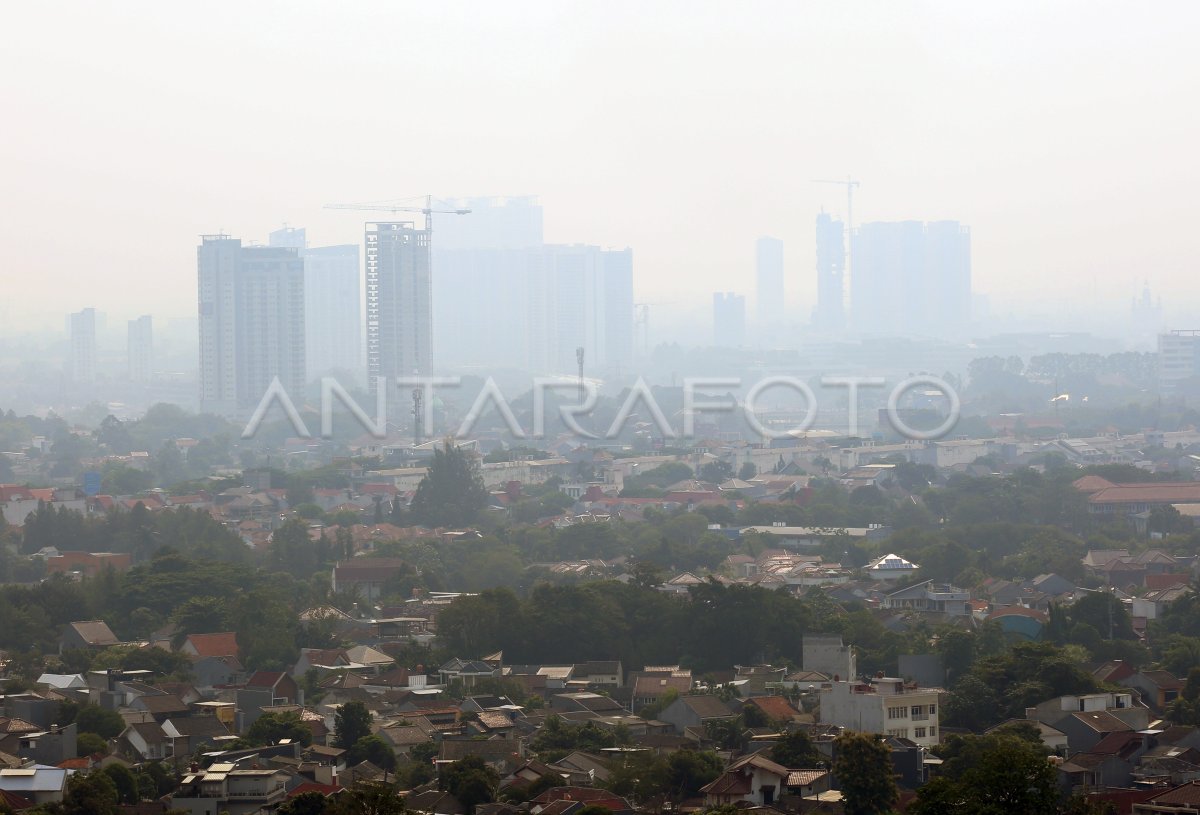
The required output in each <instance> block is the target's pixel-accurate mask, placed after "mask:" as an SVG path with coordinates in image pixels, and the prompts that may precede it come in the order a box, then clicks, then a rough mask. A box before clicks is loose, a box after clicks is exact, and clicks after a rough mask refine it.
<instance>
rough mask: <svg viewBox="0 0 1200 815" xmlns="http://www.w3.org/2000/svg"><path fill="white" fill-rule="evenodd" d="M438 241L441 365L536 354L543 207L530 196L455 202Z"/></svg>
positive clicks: (519, 360) (436, 320) (492, 362)
mask: <svg viewBox="0 0 1200 815" xmlns="http://www.w3.org/2000/svg"><path fill="white" fill-rule="evenodd" d="M450 203H452V204H453V206H454V208H455V209H469V210H470V212H469V213H468V214H466V215H461V216H457V217H453V218H445V219H442V220H440V221H438V224H437V232H438V235H437V240H436V241H435V243H434V247H433V267H434V280H433V347H434V350H435V352H436V354H435V362H436V363H437V364H438V365H439V366H462V365H471V366H483V365H486V366H495V367H514V366H523V365H526V364H527V363H528V361H529V347H530V344H529V334H530V330H529V322H528V318H529V313H530V305H531V301H530V296H531V292H530V284H531V282H532V281H531V275H532V274H533V272H534V271H535V270H536V269H537V268H538V264H539V263H540V259H541V254H542V244H543V239H542V207H541V206H540V205H539V204H538V203H537V201H536V200H535V199H533V198H530V197H519V198H469V199H461V200H456V201H453V202H450Z"/></svg>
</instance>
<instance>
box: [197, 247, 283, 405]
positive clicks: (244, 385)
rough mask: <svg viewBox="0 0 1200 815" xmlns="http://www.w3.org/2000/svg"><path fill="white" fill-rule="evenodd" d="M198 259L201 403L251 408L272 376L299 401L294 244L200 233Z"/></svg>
mask: <svg viewBox="0 0 1200 815" xmlns="http://www.w3.org/2000/svg"><path fill="white" fill-rule="evenodd" d="M197 267H198V272H197V277H198V294H199V298H198V299H199V318H200V320H199V321H200V406H201V410H203V411H209V412H214V413H219V414H222V415H236V414H238V413H241V412H245V411H247V410H249V409H252V408H253V407H254V406H256V405H257V404H258V403H259V401H260V400H261V399H262V397H263V396H264V394H265V393H266V392H267V389H268V388H269V387H270V385H271V382H272V381H273V380H274V379H275V378H276V377H278V378H279V381H280V383H281V384H282V385H283V387H284V388H285V389H286V390H287V392H288V394H289V395H290V396H291V397H292V399H293V400H294V401H299V400H300V399H301V398H302V395H303V392H304V383H305V347H304V264H303V261H302V260H301V258H300V256H299V254H298V252H297V250H296V249H294V248H283V247H266V246H242V242H241V240H240V239H237V238H230V237H228V236H226V235H205V236H203V237H202V238H201V244H200V246H199V248H198V249H197Z"/></svg>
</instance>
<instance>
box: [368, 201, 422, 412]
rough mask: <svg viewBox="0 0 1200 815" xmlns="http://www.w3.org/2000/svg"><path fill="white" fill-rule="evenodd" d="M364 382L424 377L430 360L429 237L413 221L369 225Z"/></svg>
mask: <svg viewBox="0 0 1200 815" xmlns="http://www.w3.org/2000/svg"><path fill="white" fill-rule="evenodd" d="M365 256H366V282H367V292H366V299H367V383H368V385H369V386H370V387H371V388H372V389H374V387H375V380H376V377H380V376H382V377H387V379H388V387H389V388H390V387H393V386H394V383H395V380H396V378H397V377H405V376H414V375H416V374H422V375H428V374H429V370H430V365H431V361H432V343H433V335H432V327H433V323H432V319H433V318H432V299H431V298H432V289H431V280H430V265H429V261H430V257H429V233H428V232H426V231H425V230H424V229H417V228H416V226H415V225H414V224H413V223H412V222H411V221H400V222H377V223H368V224H367V226H366V237H365Z"/></svg>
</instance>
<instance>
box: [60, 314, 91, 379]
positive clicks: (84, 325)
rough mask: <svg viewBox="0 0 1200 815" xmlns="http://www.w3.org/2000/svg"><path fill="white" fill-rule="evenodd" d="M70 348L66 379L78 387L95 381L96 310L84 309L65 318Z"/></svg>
mask: <svg viewBox="0 0 1200 815" xmlns="http://www.w3.org/2000/svg"><path fill="white" fill-rule="evenodd" d="M67 322H68V325H69V326H70V335H71V340H70V341H71V346H70V353H69V354H68V360H67V368H68V377H69V378H70V380H71V381H72V382H73V383H75V384H78V385H88V384H91V383H93V382H95V381H96V309H94V308H85V309H83V310H82V311H77V312H75V313H74V314H72V315H70V317H68V318H67Z"/></svg>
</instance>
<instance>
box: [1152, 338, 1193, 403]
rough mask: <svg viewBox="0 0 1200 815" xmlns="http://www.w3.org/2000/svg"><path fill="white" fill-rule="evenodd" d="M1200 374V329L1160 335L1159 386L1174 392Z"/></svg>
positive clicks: (1161, 388) (1168, 391) (1165, 391)
mask: <svg viewBox="0 0 1200 815" xmlns="http://www.w3.org/2000/svg"><path fill="white" fill-rule="evenodd" d="M1196 376H1200V331H1170V332H1167V333H1166V334H1159V335H1158V387H1159V389H1160V390H1161V391H1162V392H1163V393H1172V392H1174V391H1176V390H1177V389H1178V388H1179V386H1180V385H1181V384H1182V383H1183V382H1185V381H1186V380H1188V379H1192V378H1194V377H1196Z"/></svg>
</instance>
